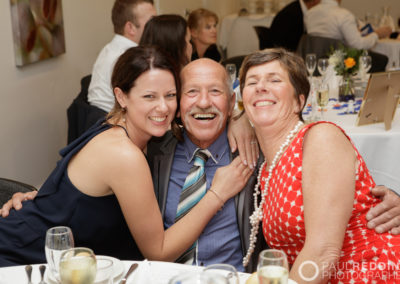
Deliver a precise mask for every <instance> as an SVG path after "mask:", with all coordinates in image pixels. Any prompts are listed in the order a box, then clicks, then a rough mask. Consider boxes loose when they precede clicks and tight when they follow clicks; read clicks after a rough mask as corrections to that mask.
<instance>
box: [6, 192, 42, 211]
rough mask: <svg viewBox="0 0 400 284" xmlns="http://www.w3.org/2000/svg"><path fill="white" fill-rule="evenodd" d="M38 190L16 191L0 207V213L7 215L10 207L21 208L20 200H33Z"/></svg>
mask: <svg viewBox="0 0 400 284" xmlns="http://www.w3.org/2000/svg"><path fill="white" fill-rule="evenodd" d="M37 193H38V192H37V191H36V190H34V191H30V192H25V193H22V192H17V193H14V195H13V196H12V198H11V199H10V200H8V201H7V202H6V203H5V204H4V205H3V207H2V208H1V209H0V215H1V216H2V217H7V216H8V214H10V210H11V209H13V208H14V209H15V210H20V209H21V208H22V202H23V201H26V200H33V199H34V198H35V197H36V194H37Z"/></svg>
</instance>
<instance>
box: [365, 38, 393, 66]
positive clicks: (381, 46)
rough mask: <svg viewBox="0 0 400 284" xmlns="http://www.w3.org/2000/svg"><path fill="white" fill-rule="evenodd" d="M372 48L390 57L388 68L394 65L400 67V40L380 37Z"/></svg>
mask: <svg viewBox="0 0 400 284" xmlns="http://www.w3.org/2000/svg"><path fill="white" fill-rule="evenodd" d="M371 50H372V51H375V52H378V53H381V54H384V55H386V56H387V57H388V58H389V62H388V64H387V65H386V70H389V69H391V68H393V67H394V68H400V40H396V39H389V38H385V39H380V40H378V43H377V44H376V45H375V46H374V47H373V48H371Z"/></svg>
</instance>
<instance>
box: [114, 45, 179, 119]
mask: <svg viewBox="0 0 400 284" xmlns="http://www.w3.org/2000/svg"><path fill="white" fill-rule="evenodd" d="M152 69H161V70H166V71H168V72H170V73H171V74H172V76H173V77H174V80H175V85H176V92H177V96H178V97H177V104H178V105H179V96H180V87H181V84H180V79H179V71H178V68H177V67H176V65H175V64H174V62H172V60H171V57H170V56H169V55H168V54H166V53H165V52H164V51H163V50H162V49H160V48H159V47H156V46H153V47H150V46H147V47H143V46H137V47H132V48H129V49H128V50H127V51H125V52H124V53H123V54H122V55H121V56H120V57H119V58H118V60H117V62H116V63H115V66H114V70H113V73H112V76H111V85H112V88H113V89H114V88H116V87H118V88H120V89H121V90H122V92H123V93H124V94H125V95H129V92H130V90H131V89H132V88H133V87H134V86H135V82H136V80H137V79H138V78H139V77H140V76H141V75H142V74H143V73H145V72H147V71H149V70H152ZM124 113H125V110H124V109H123V108H122V107H121V105H120V104H119V103H118V101H117V99H116V98H115V104H114V107H113V109H112V110H111V111H110V113H109V114H108V115H107V119H109V118H111V117H113V118H115V121H116V122H118V121H119V120H120V119H122V117H123V115H124Z"/></svg>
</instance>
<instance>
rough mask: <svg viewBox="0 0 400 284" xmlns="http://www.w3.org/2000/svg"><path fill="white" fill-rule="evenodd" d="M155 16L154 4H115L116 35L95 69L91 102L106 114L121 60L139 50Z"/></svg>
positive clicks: (140, 0)
mask: <svg viewBox="0 0 400 284" xmlns="http://www.w3.org/2000/svg"><path fill="white" fill-rule="evenodd" d="M154 15H156V10H155V8H154V6H153V0H115V2H114V6H113V8H112V13H111V19H112V23H113V26H114V32H115V35H114V37H113V39H112V40H111V42H109V43H108V44H107V45H106V46H104V47H103V49H102V50H101V52H100V54H99V56H98V57H97V59H96V62H95V63H94V66H93V71H92V79H91V82H90V85H89V92H88V101H89V103H90V104H91V105H93V106H96V107H98V108H100V109H102V110H104V111H105V112H109V111H110V110H111V109H112V108H113V106H114V93H113V91H112V88H111V74H112V70H113V68H114V64H115V62H116V61H117V59H118V57H119V56H120V55H121V54H122V53H124V52H125V51H126V50H127V49H128V48H130V47H134V46H137V45H138V43H139V41H140V38H141V36H142V33H143V29H144V26H145V25H146V23H147V21H148V20H149V19H150V18H151V17H152V16H154Z"/></svg>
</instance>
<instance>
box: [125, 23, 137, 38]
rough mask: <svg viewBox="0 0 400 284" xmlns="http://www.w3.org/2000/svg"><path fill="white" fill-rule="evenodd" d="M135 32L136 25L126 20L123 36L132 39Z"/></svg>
mask: <svg viewBox="0 0 400 284" xmlns="http://www.w3.org/2000/svg"><path fill="white" fill-rule="evenodd" d="M136 34H137V27H136V26H135V24H134V23H132V22H130V21H127V22H126V23H125V26H124V36H125V37H127V38H129V39H131V40H132V39H134V38H135V36H136Z"/></svg>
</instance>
